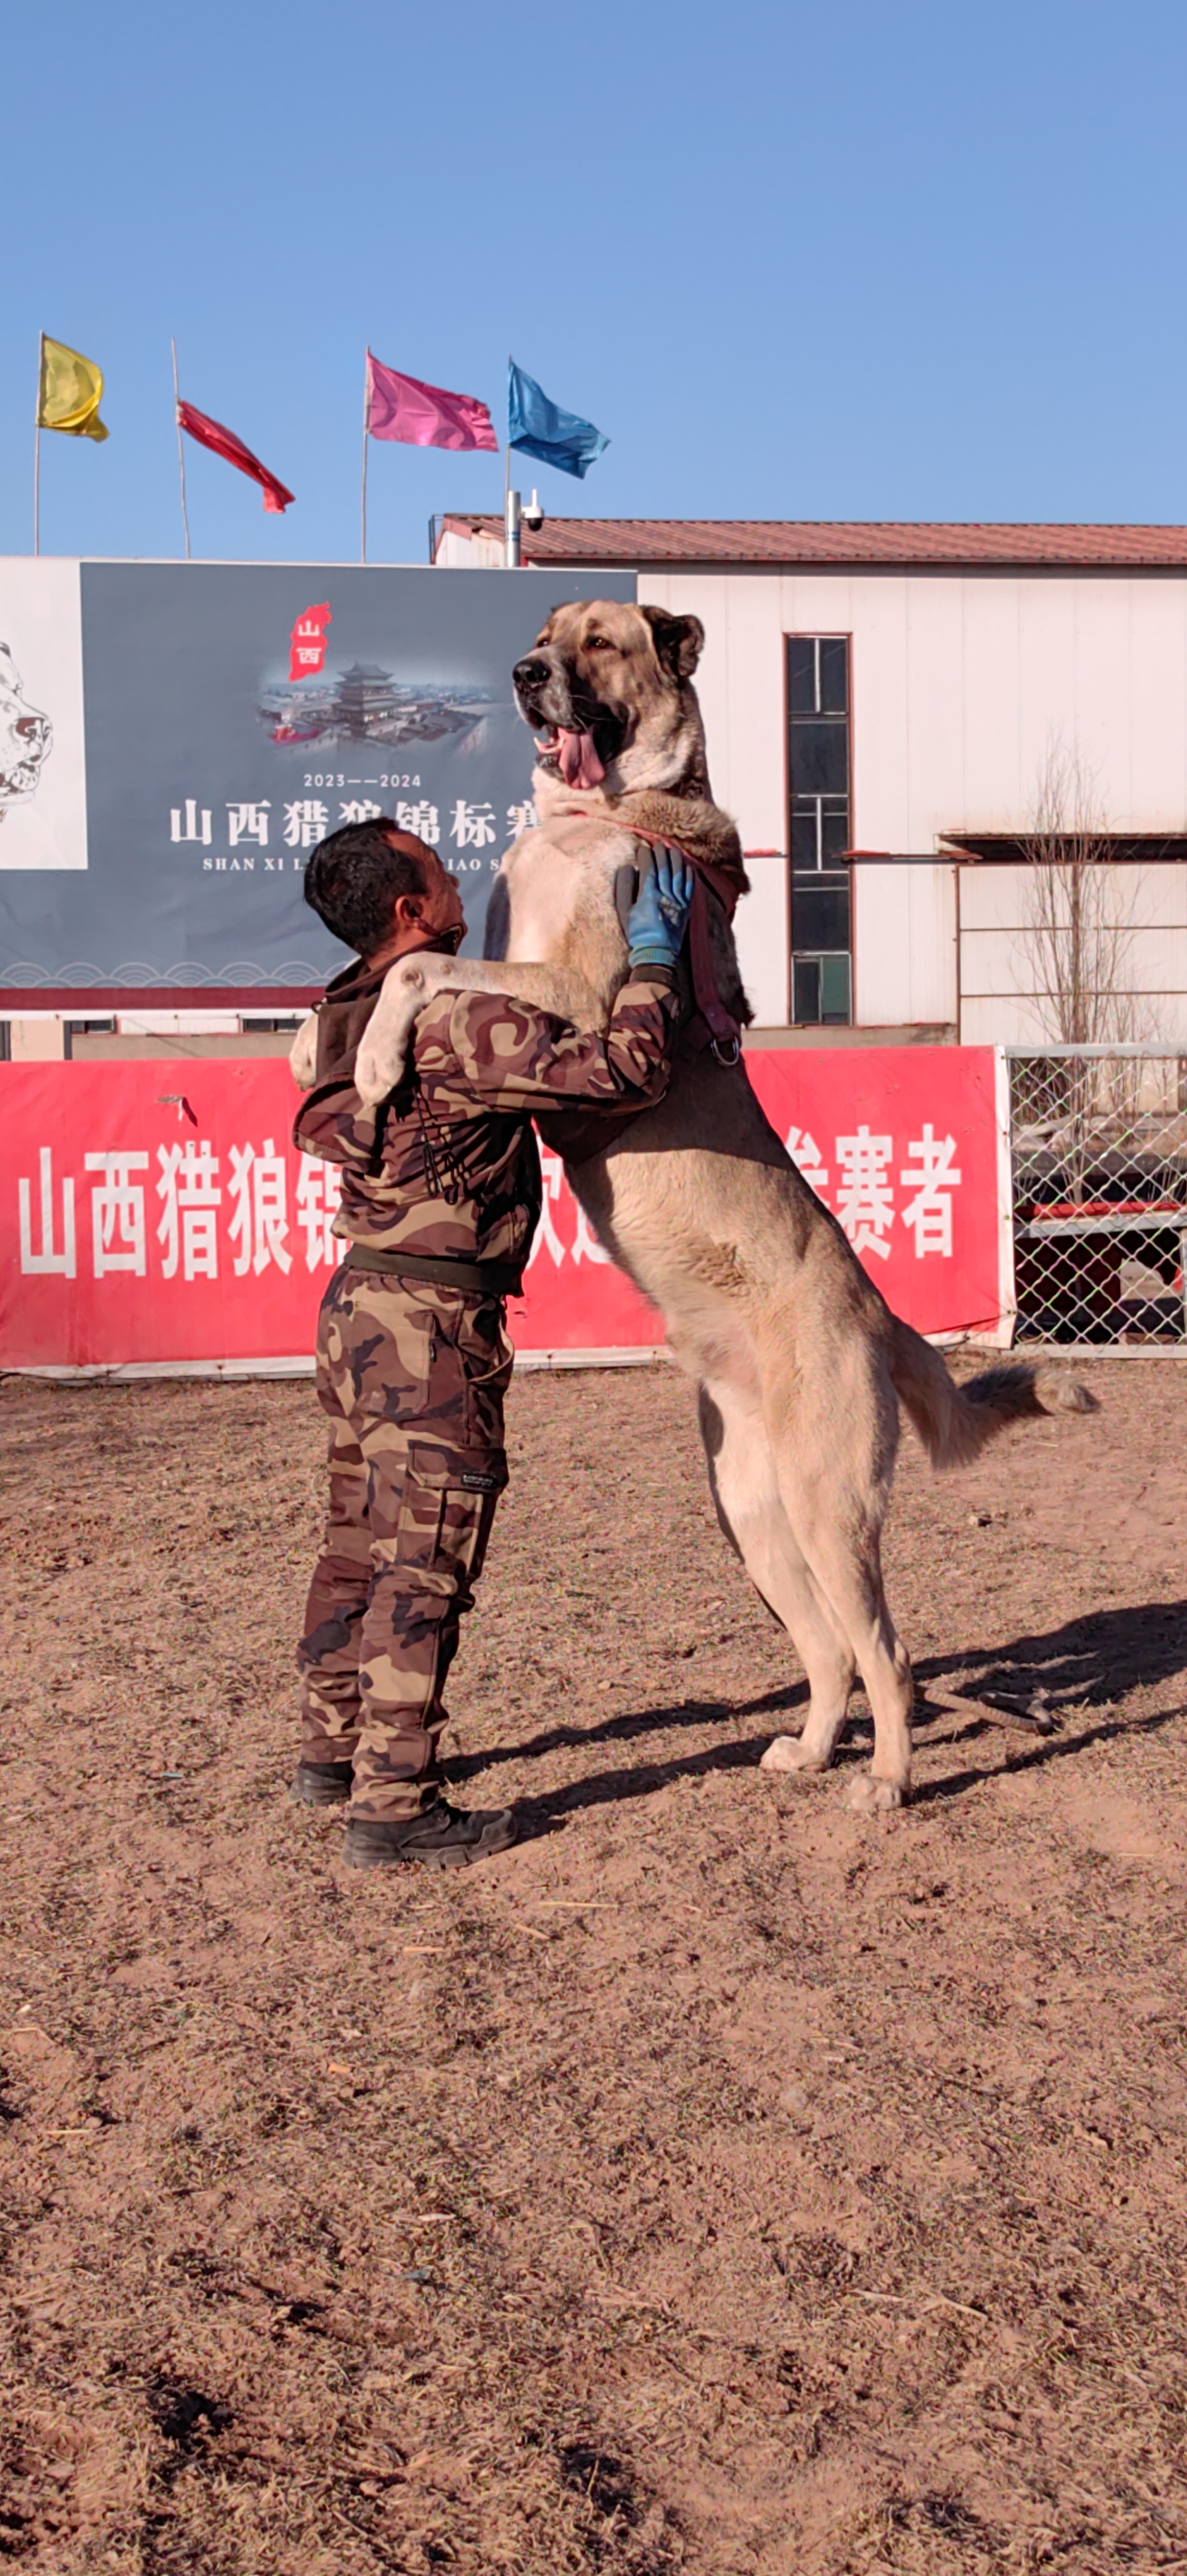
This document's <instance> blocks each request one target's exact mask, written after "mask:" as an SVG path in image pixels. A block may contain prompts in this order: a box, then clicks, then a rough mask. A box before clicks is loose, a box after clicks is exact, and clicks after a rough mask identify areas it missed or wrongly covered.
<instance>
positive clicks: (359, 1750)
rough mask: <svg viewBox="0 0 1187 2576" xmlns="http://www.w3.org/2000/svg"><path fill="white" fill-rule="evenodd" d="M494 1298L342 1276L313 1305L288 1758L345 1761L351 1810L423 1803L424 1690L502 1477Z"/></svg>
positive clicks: (392, 1813) (435, 1699) (433, 1741)
mask: <svg viewBox="0 0 1187 2576" xmlns="http://www.w3.org/2000/svg"><path fill="white" fill-rule="evenodd" d="M511 1367H512V1350H511V1345H510V1343H509V1342H508V1340H507V1337H506V1334H505V1332H504V1330H503V1309H502V1307H501V1305H500V1304H498V1303H497V1301H495V1300H493V1299H491V1298H481V1297H479V1296H476V1295H474V1296H467V1295H461V1294H459V1293H458V1292H457V1291H456V1290H453V1289H449V1288H438V1287H437V1286H435V1285H433V1286H429V1285H423V1286H422V1285H420V1284H418V1283H414V1282H413V1281H411V1280H405V1279H402V1278H400V1277H399V1276H397V1275H388V1274H384V1273H378V1272H375V1271H369V1270H358V1269H352V1267H351V1264H350V1258H349V1255H348V1256H347V1259H346V1260H345V1262H344V1263H343V1265H342V1267H341V1269H340V1270H338V1271H337V1272H336V1273H335V1276H334V1278H333V1279H332V1280H331V1282H330V1285H329V1287H328V1288H327V1290H326V1294H325V1296H324V1298H323V1300H322V1308H321V1320H320V1324H319V1327H318V1341H317V1391H318V1396H319V1399H320V1401H321V1403H322V1404H323V1405H324V1407H325V1410H326V1412H327V1413H328V1414H329V1416H330V1443H329V1470H330V1507H329V1513H328V1516H327V1520H326V1526H325V1537H324V1541H323V1545H322V1551H321V1554H320V1556H319V1558H318V1561H317V1565H316V1567H315V1569H314V1575H313V1582H312V1584H311V1586H310V1592H309V1600H308V1604H307V1607H306V1613H305V1633H304V1636H303V1637H302V1639H301V1644H300V1647H299V1649H298V1658H297V1661H298V1669H299V1672H300V1675H301V1707H302V1714H303V1719H304V1735H303V1742H302V1758H303V1759H304V1760H305V1761H307V1762H351V1763H353V1766H354V1788H353V1793H352V1800H351V1812H352V1813H353V1814H355V1815H358V1816H366V1817H374V1818H377V1819H383V1820H386V1821H392V1820H395V1819H402V1818H406V1817H408V1816H412V1815H416V1814H418V1813H419V1812H420V1810H421V1809H422V1808H424V1807H427V1806H431V1805H432V1804H433V1802H434V1801H435V1800H436V1798H437V1797H438V1796H439V1795H440V1786H439V1784H440V1779H441V1771H440V1765H439V1761H438V1752H437V1746H438V1738H439V1737H440V1734H441V1730H442V1728H443V1727H444V1726H445V1724H446V1723H447V1713H446V1710H445V1709H444V1707H443V1706H442V1701H441V1693H442V1690H443V1688H444V1684H445V1677H446V1674H447V1673H448V1671H449V1667H450V1665H451V1663H452V1661H453V1658H454V1655H455V1654H456V1652H457V1644H458V1622H459V1620H460V1618H461V1616H462V1613H463V1612H464V1611H466V1610H469V1609H471V1608H472V1606H473V1598H474V1586H475V1584H476V1583H477V1581H478V1577H479V1575H480V1574H481V1572H482V1564H483V1558H484V1557H485V1554H486V1547H487V1541H488V1539H489V1537H490V1531H491V1523H492V1522H493V1520H494V1516H495V1506H496V1504H497V1502H498V1498H499V1494H500V1492H501V1491H502V1488H503V1486H504V1485H505V1483H506V1481H507V1463H506V1455H505V1452H504V1448H503V1397H504V1394H505V1392H506V1388H507V1382H508V1379H509V1378H510V1375H511Z"/></svg>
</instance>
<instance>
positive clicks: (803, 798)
mask: <svg viewBox="0 0 1187 2576" xmlns="http://www.w3.org/2000/svg"><path fill="white" fill-rule="evenodd" d="M787 729H788V762H787V766H788V778H789V782H790V792H791V948H792V976H791V986H792V1007H791V1015H792V1018H793V1020H797V1021H808V1022H821V1021H831V1022H833V1023H834V1025H838V1026H839V1025H843V1024H845V1023H847V1022H848V1020H849V1019H850V1018H851V1016H852V942H851V933H850V884H849V868H848V865H847V863H846V862H845V860H844V852H845V851H846V850H848V849H849V848H850V847H851V846H852V841H851V825H850V809H849V638H848V636H847V635H789V636H788V638H787Z"/></svg>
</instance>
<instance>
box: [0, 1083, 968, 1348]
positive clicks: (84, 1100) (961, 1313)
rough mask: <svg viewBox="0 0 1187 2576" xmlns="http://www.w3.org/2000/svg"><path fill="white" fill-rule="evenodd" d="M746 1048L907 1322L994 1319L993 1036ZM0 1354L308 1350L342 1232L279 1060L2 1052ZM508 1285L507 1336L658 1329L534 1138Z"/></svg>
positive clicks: (634, 1338)
mask: <svg viewBox="0 0 1187 2576" xmlns="http://www.w3.org/2000/svg"><path fill="white" fill-rule="evenodd" d="M746 1065H747V1071H748V1073H749V1075H750V1079H751V1081H752V1083H753V1085H754V1089H755V1091H756V1092H757V1094H758V1097H759V1099H760V1100H761V1102H762V1105H763V1108H764V1109H765V1111H766V1113H767V1116H768V1118H769V1119H770V1120H771V1123H772V1125H773V1126H774V1127H775V1129H776V1130H777V1132H778V1134H779V1136H780V1138H781V1139H782V1140H783V1142H784V1143H785V1144H786V1145H787V1147H788V1150H789V1152H790V1153H791V1154H792V1155H793V1156H794V1158H795V1160H796V1162H797V1163H798V1164H799V1167H800V1169H801V1171H802V1172H803V1173H804V1175H805V1177H806V1179H807V1180H808V1181H810V1182H811V1185H812V1187H813V1189H815V1190H816V1191H817V1193H818V1195H819V1196H820V1197H821V1198H822V1199H823V1201H824V1203H825V1205H826V1206H827V1207H829V1208H831V1209H832V1211H833V1213H834V1215H835V1216H836V1217H837V1218H838V1219H839V1221H840V1223H841V1224H842V1225H843V1226H844V1228H845V1231H846V1233H847V1234H848V1236H849V1239H850V1241H851V1242H852V1244H853V1245H854V1248H855V1250H856V1252H857V1253H858V1256H859V1258H860V1259H861V1260H862V1261H863V1262H864V1264H865V1266H866V1268H867V1269H868V1270H869V1272H870V1273H871V1276H872V1277H874V1278H875V1279H876V1280H877V1282H878V1285H879V1287H880V1288H881V1289H882V1291H883V1293H884V1294H885V1296H886V1297H887V1298H888V1299H889V1302H890V1304H891V1305H892V1306H893V1307H894V1308H895V1309H896V1311H897V1312H898V1313H899V1314H901V1315H905V1316H906V1317H907V1319H908V1320H909V1321H910V1322H911V1323H913V1324H916V1325H917V1326H918V1327H919V1329H920V1330H921V1331H923V1332H927V1333H933V1334H957V1333H960V1332H973V1333H976V1334H977V1335H978V1336H979V1337H981V1338H983V1339H987V1338H999V1339H1007V1338H1008V1334H1009V1315H1010V1310H1011V1307H1012V1284H1011V1283H1012V1267H1011V1257H1010V1222H1009V1195H1008V1181H1009V1171H1008V1155H1006V1154H1005V1153H1004V1151H1003V1129H1002V1111H1001V1108H1000V1106H999V1084H998V1066H997V1060H996V1058H995V1055H994V1051H993V1049H992V1048H989V1047H960V1048H958V1047H929V1048H914V1047H903V1048H898V1047H896V1048H893V1049H889V1048H888V1049H878V1050H877V1051H874V1050H867V1049H864V1048H861V1049H859V1048H838V1049H836V1050H835V1051H829V1052H827V1053H824V1052H821V1053H817V1052H816V1051H815V1050H807V1049H800V1048H788V1049H773V1050H771V1051H770V1052H766V1051H763V1052H758V1051H756V1052H754V1053H753V1054H751V1055H750V1056H748V1057H747V1059H746ZM0 1085H2V1091H0V1097H2V1099H3V1102H4V1106H5V1110H6V1116H5V1119H4V1122H3V1133H2V1135H0V1234H2V1237H3V1251H4V1255H5V1258H4V1262H3V1269H2V1271H0V1279H2V1282H3V1285H2V1289H0V1367H3V1368H9V1369H14V1368H15V1369H20V1368H120V1367H128V1366H137V1365H139V1366H146V1365H149V1366H151V1365H156V1366H158V1367H161V1366H165V1365H167V1364H169V1363H170V1362H179V1363H183V1364H184V1363H189V1364H190V1365H191V1366H194V1365H200V1364H202V1363H213V1362H217V1361H231V1362H239V1363H243V1362H245V1361H252V1360H272V1361H283V1360H289V1359H302V1358H307V1357H308V1355H309V1353H310V1352H311V1351H312V1348H313V1340H314V1332H315V1319H316V1310H317V1303H318V1299H319V1297H320V1294H321V1291H322V1289H323V1288H324V1286H325V1283H326V1280H327V1278H328V1276H329V1274H330V1271H331V1270H332V1268H333V1267H334V1264H335V1262H336V1261H337V1260H339V1259H340V1257H341V1252H342V1246H341V1243H340V1242H339V1239H338V1238H337V1236H336V1235H334V1234H333V1233H332V1232H331V1225H332V1220H333V1216H334V1212H335V1208H336V1205H337V1175H336V1173H335V1171H334V1169H333V1166H332V1165H330V1164H327V1163H320V1162H314V1161H312V1160H311V1159H310V1158H309V1157H308V1156H306V1155H302V1154H297V1153H295V1152H294V1150H293V1148H292V1146H291V1145H290V1144H289V1141H288V1139H289V1129H290V1126H291V1124H292V1117H293V1106H294V1093H293V1085H292V1079H291V1076H290V1074H289V1071H288V1067H287V1065H286V1064H284V1063H283V1062H281V1061H277V1060H271V1059H264V1060H262V1061H261V1060H259V1059H255V1060H243V1061H238V1062H234V1063H228V1062H226V1061H225V1060H224V1061H218V1060H215V1059H211V1058H205V1059H204V1058H197V1059H186V1060H185V1061H182V1062H175V1063H160V1062H154V1063H143V1062H137V1063H128V1064H114V1063H113V1064H77V1065H72V1064H62V1065H48V1064H47V1065H7V1066H5V1067H4V1068H3V1071H2V1073H0ZM544 1188H545V1199H544V1216H543V1222H542V1224H541V1227H540V1231H539V1233H538V1235H537V1237H536V1243H535V1247H534V1250H533V1254H532V1259H531V1263H530V1266H529V1269H528V1272H527V1277H526V1280H525V1293H524V1296H523V1299H522V1301H521V1302H517V1303H515V1304H514V1305H513V1306H512V1308H511V1311H510V1323H511V1331H512V1334H513V1338H514V1340H515V1342H516V1344H517V1346H518V1348H519V1349H520V1350H521V1351H523V1352H524V1353H532V1352H537V1353H543V1352H551V1353H556V1354H558V1355H563V1354H565V1353H569V1354H573V1353H575V1352H578V1351H581V1352H589V1353H590V1354H594V1353H597V1352H628V1351H633V1350H646V1349H653V1348H656V1347H658V1346H659V1345H660V1344H661V1343H662V1341H663V1327H662V1323H661V1321H660V1319H659V1317H658V1316H657V1315H656V1314H655V1313H654V1312H653V1310H652V1309H651V1308H650V1307H649V1306H648V1305H647V1304H646V1302H645V1300H644V1299H643V1298H642V1297H640V1296H639V1295H637V1293H636V1291H635V1290H634V1289H633V1288H632V1287H631V1286H630V1283H629V1282H628V1281H627V1280H625V1279H624V1278H623V1277H622V1276H621V1274H620V1273H619V1272H618V1271H616V1270H615V1269H613V1268H612V1267H611V1265H610V1263H609V1261H608V1258H607V1255H606V1254H605V1252H604V1251H603V1250H602V1247H601V1245H600V1244H599V1243H598V1242H597V1239H596V1237H595V1236H594V1235H593V1233H592V1232H591V1230H590V1228H589V1226H588V1224H587V1223H586V1220H585V1218H584V1216H583V1215H582V1213H581V1211H580V1209H579V1208H578V1206H577V1204H576V1201H575V1200H574V1199H573V1197H572V1195H571V1193H570V1191H569V1189H568V1187H567V1184H566V1182H565V1178H564V1172H563V1169H562V1166H561V1164H560V1162H559V1160H558V1158H557V1156H556V1155H554V1154H546V1155H545V1156H544Z"/></svg>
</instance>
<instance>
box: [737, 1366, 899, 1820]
mask: <svg viewBox="0 0 1187 2576" xmlns="http://www.w3.org/2000/svg"><path fill="white" fill-rule="evenodd" d="M824 1356H825V1355H824V1354H822V1355H821V1357H822V1360H823V1359H824ZM829 1356H830V1357H831V1356H832V1355H829ZM853 1356H854V1354H853V1353H852V1350H851V1351H850V1352H849V1353H848V1354H846V1355H845V1359H842V1360H841V1361H840V1364H839V1365H837V1366H836V1367H833V1366H824V1365H822V1366H821V1367H820V1368H819V1370H813V1371H810V1372H806V1373H805V1374H804V1375H797V1378H796V1380H795V1382H794V1386H793V1388H790V1389H788V1392H787V1400H786V1401H785V1402H783V1403H778V1404H776V1403H775V1402H773V1401H772V1397H773V1393H774V1390H769V1391H768V1396H767V1405H766V1416H767V1420H768V1423H769V1424H770V1425H771V1452H772V1456H773V1459H774V1464H775V1470H776V1476H777V1480H778V1488H779V1493H780V1496H781V1499H782V1502H783V1507H784V1510H785V1512H786V1514H787V1518H788V1521H789V1522H790V1524H791V1527H792V1529H793V1531H794V1533H795V1537H796V1540H797V1542H798V1545H799V1548H800V1550H801V1552H802V1555H803V1557H804V1559H805V1562H806V1565H807V1568H808V1571H809V1572H810V1574H811V1577H812V1579H813V1582H814V1585H815V1588H816V1591H817V1594H818V1596H819V1597H820V1598H821V1599H822V1601H823V1602H825V1603H826V1604H827V1607H828V1611H829V1613H830V1615H831V1618H832V1621H833V1623H834V1625H835V1626H836V1628H837V1629H838V1630H839V1632H840V1633H841V1634H842V1635H843V1636H844V1638H845V1639H846V1642H847V1646H848V1649H849V1651H850V1652H851V1654H852V1656H853V1658H854V1660H855V1662H856V1664H857V1668H858V1670H859V1672H860V1674H861V1677H862V1680H863V1682H864V1683H865V1687H866V1693H867V1696H868V1698H869V1703H870V1708H871V1711H872V1713H873V1719H874V1758H873V1762H872V1764H871V1766H870V1769H869V1771H862V1772H859V1773H857V1774H856V1775H855V1777H854V1779H853V1780H852V1782H851V1783H850V1787H849V1790H848V1792H847V1798H848V1803H849V1805H850V1806H852V1807H855V1808H857V1809H858V1810H859V1812H861V1813H863V1814H871V1813H873V1812H874V1811H875V1810H877V1809H879V1808H884V1807H898V1806H901V1805H902V1803H903V1801H904V1799H906V1798H908V1797H909V1796H910V1794H911V1706H912V1700H913V1689H912V1682H911V1662H910V1657H909V1655H908V1653H907V1650H906V1647H905V1646H904V1645H903V1643H902V1640H901V1638H900V1637H899V1636H898V1634H897V1632H896V1630H895V1625H894V1621H893V1619H892V1618H891V1615H890V1611H889V1608H888V1607H887V1602H886V1594H885V1590H884V1588H883V1582H882V1560H881V1546H880V1538H881V1528H882V1520H883V1516H884V1513H885V1510H886V1505H887V1501H888V1499H889V1493H890V1479H891V1475H892V1473H893V1468H894V1455H895V1448H896V1445H897V1436H898V1416H897V1408H896V1406H895V1403H894V1397H893V1393H892V1392H891V1390H890V1389H889V1387H884V1386H883V1385H882V1382H881V1375H880V1370H879V1366H878V1362H877V1360H876V1359H875V1357H874V1355H873V1353H869V1354H868V1359H867V1360H866V1361H865V1363H864V1364H863V1363H862V1362H861V1361H859V1369H858V1373H857V1374H856V1375H855V1372H854V1369H853V1365H852V1361H853ZM846 1359H847V1361H848V1365H846V1364H845V1360H846ZM846 1380H848V1381H849V1382H848V1383H846Z"/></svg>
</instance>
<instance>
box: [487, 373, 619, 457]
mask: <svg viewBox="0 0 1187 2576" xmlns="http://www.w3.org/2000/svg"><path fill="white" fill-rule="evenodd" d="M509 365H510V378H509V383H508V389H507V444H508V446H509V447H521V448H522V449H523V452H524V454H525V456H538V457H539V459H540V462H541V464H542V465H556V466H559V468H560V471H561V473H562V474H588V472H589V469H590V466H591V465H596V463H597V461H598V458H599V456H600V455H601V453H602V449H603V448H604V447H608V446H609V444H610V441H609V439H608V438H604V437H603V435H602V432H601V430H600V429H595V428H594V425H593V422H592V420H578V418H577V415H576V413H575V412H571V411H561V410H560V409H559V408H558V406H557V404H556V403H554V402H549V399H548V396H547V394H546V393H544V392H543V391H542V389H541V387H540V386H539V385H538V384H537V383H536V380H535V377H534V376H525V374H524V371H523V368H522V367H517V366H516V363H515V360H514V358H512V359H511V360H510V361H509Z"/></svg>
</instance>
